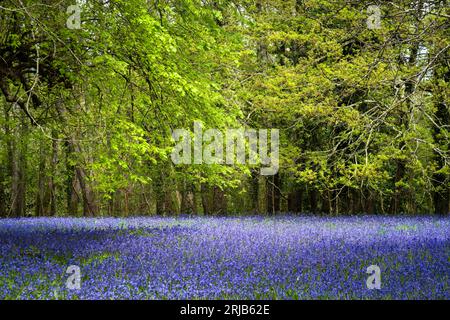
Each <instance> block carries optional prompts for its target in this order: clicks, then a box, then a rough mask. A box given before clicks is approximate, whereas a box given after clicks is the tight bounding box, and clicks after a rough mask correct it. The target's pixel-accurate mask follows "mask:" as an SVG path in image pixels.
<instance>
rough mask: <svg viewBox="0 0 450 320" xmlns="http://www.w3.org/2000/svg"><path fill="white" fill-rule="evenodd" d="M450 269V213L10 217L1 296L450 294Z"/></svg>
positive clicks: (1, 258) (3, 232) (4, 230)
mask: <svg viewBox="0 0 450 320" xmlns="http://www.w3.org/2000/svg"><path fill="white" fill-rule="evenodd" d="M69 265H77V266H79V267H80V270H81V289H79V290H73V289H68V288H67V287H66V281H67V278H68V276H69V275H68V274H66V270H67V267H68V266H69ZM370 265H378V266H379V267H380V269H381V289H380V290H376V289H375V290H369V289H368V288H367V286H366V280H367V277H368V276H369V275H368V274H367V273H366V269H367V267H368V266H370ZM449 274H450V219H449V218H448V217H447V218H444V217H441V218H439V217H432V216H426V217H425V216H421V217H385V216H383V217H381V216H360V217H311V216H281V217H242V218H237V217H234V218H230V217H228V218H222V217H221V218H217V217H208V218H205V217H196V218H189V217H178V218H163V217H142V218H127V219H120V218H100V219H94V218H92V219H86V218H38V219H33V218H30V219H25V218H24V219H4V220H0V298H1V299H449V298H450V287H449Z"/></svg>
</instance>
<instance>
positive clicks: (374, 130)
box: [0, 0, 450, 217]
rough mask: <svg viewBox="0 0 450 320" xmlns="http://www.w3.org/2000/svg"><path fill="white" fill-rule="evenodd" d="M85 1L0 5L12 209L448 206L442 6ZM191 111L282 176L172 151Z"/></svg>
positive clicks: (0, 162) (31, 212)
mask: <svg viewBox="0 0 450 320" xmlns="http://www.w3.org/2000/svg"><path fill="white" fill-rule="evenodd" d="M74 4H76V1H75V0H70V1H66V0H62V1H57V0H53V1H50V0H39V1H35V0H3V1H0V217H22V216H66V215H71V216H129V215H150V214H157V215H173V214H202V215H218V214H255V213H261V214H276V213H279V212H294V213H300V212H310V213H315V214H326V215H340V214H363V213H369V214H401V213H405V214H416V213H436V214H447V213H448V212H449V211H450V210H449V203H450V162H449V161H450V149H449V147H450V106H449V100H450V86H449V84H450V51H449V48H450V32H449V30H450V28H449V27H450V8H449V2H448V1H445V0H394V1H364V0H336V1H332V0H217V1H214V0H110V1H108V0H85V1H81V2H80V7H81V9H82V11H81V14H80V17H81V25H80V28H70V27H68V19H69V20H70V19H72V18H73V17H72V18H71V15H72V14H73V12H71V11H70V10H68V8H69V6H71V5H74ZM370 5H377V6H378V7H379V8H380V13H381V19H380V21H379V22H380V27H379V28H369V25H368V19H371V17H370V15H371V14H373V13H371V11H370V10H368V7H369V6H370ZM372 18H374V19H376V18H377V17H372ZM69 22H70V21H69ZM194 121H200V122H202V123H203V125H204V127H205V128H219V129H223V130H225V129H226V128H238V127H246V128H255V129H258V128H269V129H270V128H278V129H279V130H280V169H279V172H278V173H277V174H275V175H273V176H263V175H261V174H260V170H259V168H260V166H259V165H219V164H212V165H207V164H193V165H175V164H173V162H172V161H171V158H170V153H171V151H172V149H173V146H174V141H173V139H172V137H171V132H172V130H174V129H176V128H188V129H189V130H192V127H193V123H194Z"/></svg>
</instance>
